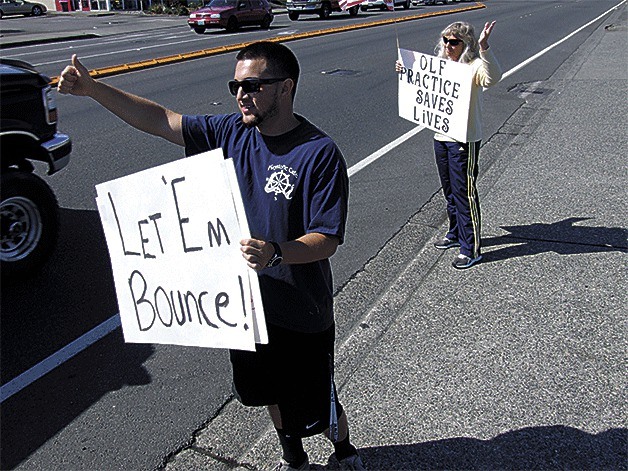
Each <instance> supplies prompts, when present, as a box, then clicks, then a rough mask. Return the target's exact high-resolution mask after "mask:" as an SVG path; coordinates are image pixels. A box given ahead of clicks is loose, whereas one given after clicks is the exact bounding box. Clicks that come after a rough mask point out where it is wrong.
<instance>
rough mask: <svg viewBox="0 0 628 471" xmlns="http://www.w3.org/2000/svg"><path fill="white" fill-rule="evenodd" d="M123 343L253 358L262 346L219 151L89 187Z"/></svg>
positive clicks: (251, 281) (245, 231)
mask: <svg viewBox="0 0 628 471" xmlns="http://www.w3.org/2000/svg"><path fill="white" fill-rule="evenodd" d="M96 191H97V193H98V196H97V198H96V202H97V205H98V211H99V213H100V217H101V220H102V224H103V228H104V232H105V237H106V239H107V246H108V248H109V254H110V257H111V265H112V268H113V276H114V282H115V286H116V294H117V298H118V306H119V308H120V319H121V322H122V331H123V333H124V339H125V341H126V342H130V343H159V344H174V345H188V346H198V347H215V348H233V349H239V350H254V349H255V343H256V342H258V343H267V342H268V338H267V334H266V324H265V322H264V313H263V308H262V300H261V295H260V291H259V284H258V279H257V274H256V273H255V272H253V270H251V269H250V268H248V267H247V265H246V262H245V260H244V258H243V257H242V253H241V251H240V239H242V238H246V237H250V235H249V228H248V223H247V220H246V215H245V213H244V206H243V204H242V197H241V194H240V190H239V187H238V183H237V179H236V176H235V170H234V167H233V161H232V160H231V159H227V160H225V159H224V158H223V154H222V150H221V149H217V150H214V151H211V152H207V153H203V154H199V155H196V156H192V157H188V158H185V159H180V160H176V161H174V162H171V163H168V164H165V165H161V166H158V167H154V168H151V169H147V170H143V171H141V172H138V173H135V174H133V175H128V176H125V177H122V178H118V179H116V180H112V181H110V182H106V183H102V184H99V185H97V186H96Z"/></svg>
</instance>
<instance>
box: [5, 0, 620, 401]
mask: <svg viewBox="0 0 628 471" xmlns="http://www.w3.org/2000/svg"><path fill="white" fill-rule="evenodd" d="M624 3H626V0H622V1H621V2H620V3H618V4H617V5H616V6H614V7H613V8H610V9H609V10H607V11H606V12H604V13H602V14H601V15H600V16H598V17H597V18H595V19H594V20H591V21H589V22H588V23H587V24H585V25H584V26H582V27H580V28H578V29H577V30H575V31H574V32H573V33H571V34H569V35H568V36H565V37H564V38H563V39H561V40H560V41H558V42H555V43H554V44H552V45H551V46H548V47H546V48H545V49H543V50H542V51H541V52H539V53H537V54H535V55H534V56H532V57H530V58H529V59H527V60H525V61H523V62H522V63H521V64H519V65H517V66H515V67H513V68H512V69H510V70H509V71H507V72H505V73H504V75H503V77H502V78H506V77H509V76H511V75H512V74H514V73H515V72H517V71H518V70H520V69H522V68H523V67H525V66H526V65H528V64H530V63H531V62H533V61H535V60H536V59H538V58H539V57H541V56H542V55H543V54H546V53H547V52H548V51H550V50H552V49H553V48H555V47H556V46H558V45H559V44H562V43H563V42H565V41H566V40H567V39H569V38H571V37H572V36H573V35H575V34H576V33H579V32H580V31H582V30H583V29H584V28H586V27H587V26H589V25H591V24H593V23H595V22H596V21H598V20H599V19H601V18H603V17H604V16H606V15H607V14H609V13H610V12H611V11H613V10H616V9H617V8H619V6H621V5H622V4H624ZM423 129H425V128H424V127H423V126H417V127H416V128H414V129H411V130H410V131H408V132H406V133H405V134H403V135H402V136H400V137H398V138H397V139H395V140H394V141H392V142H391V143H389V144H386V145H385V146H384V147H382V148H381V149H379V150H378V151H376V152H373V153H372V154H371V155H369V156H368V157H366V158H364V159H362V160H361V161H360V162H358V163H357V164H355V165H353V166H352V167H351V168H349V169H348V173H349V177H351V176H353V175H355V174H356V173H358V172H359V171H360V170H362V169H364V168H366V167H368V166H369V165H370V164H372V163H373V162H375V161H376V160H378V159H379V158H381V157H383V156H384V155H386V154H387V153H388V152H390V151H391V150H393V149H394V148H396V147H398V146H399V145H401V144H403V143H404V142H405V141H407V140H408V139H410V138H411V137H413V136H415V135H416V134H418V133H419V132H421V131H422V130H423ZM119 326H120V314H119V313H118V314H115V315H113V316H112V317H110V318H109V319H107V320H106V321H105V322H103V323H102V324H100V325H99V326H97V327H94V328H93V329H92V330H90V331H89V332H87V333H86V334H84V335H82V336H81V337H79V338H78V339H76V340H74V341H73V342H71V343H70V344H68V345H66V346H65V347H63V348H62V349H61V350H59V351H57V352H55V353H53V354H52V355H50V356H49V357H48V358H46V359H45V360H42V361H41V362H39V363H37V364H36V365H35V366H33V367H32V368H30V369H28V370H26V371H25V372H24V373H22V374H21V375H19V376H17V377H16V378H14V379H12V380H11V381H9V382H8V383H6V384H4V385H3V386H2V387H0V403H2V402H4V401H5V400H6V399H8V398H10V397H11V396H13V395H14V394H17V393H18V392H20V391H21V390H22V389H24V388H25V387H27V386H29V385H30V384H32V383H34V382H35V381H37V380H38V379H39V378H41V377H42V376H44V375H45V374H47V373H50V372H51V371H52V370H53V369H55V368H56V367H57V366H60V365H61V364H63V363H65V362H66V361H68V360H69V359H71V358H72V357H74V356H75V355H77V354H79V353H80V352H82V351H83V350H85V349H86V348H88V347H90V346H91V345H92V344H94V343H96V342H97V341H98V340H100V339H101V338H103V337H104V336H105V335H107V334H109V333H110V332H112V331H113V330H115V329H117V328H118V327H119Z"/></svg>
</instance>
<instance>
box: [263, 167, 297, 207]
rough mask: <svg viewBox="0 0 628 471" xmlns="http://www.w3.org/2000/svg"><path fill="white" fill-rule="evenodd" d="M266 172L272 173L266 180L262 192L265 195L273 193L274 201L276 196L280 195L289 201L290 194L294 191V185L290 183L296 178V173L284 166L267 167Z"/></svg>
mask: <svg viewBox="0 0 628 471" xmlns="http://www.w3.org/2000/svg"><path fill="white" fill-rule="evenodd" d="M268 170H271V171H273V173H271V174H270V177H268V178H267V179H266V186H265V187H264V191H265V192H266V193H274V194H275V199H277V195H279V194H282V195H284V197H285V198H286V199H287V200H291V199H292V192H293V191H294V184H293V183H291V178H292V177H293V178H297V177H298V174H297V172H295V171H294V170H293V169H292V168H289V167H286V166H285V165H269V166H268Z"/></svg>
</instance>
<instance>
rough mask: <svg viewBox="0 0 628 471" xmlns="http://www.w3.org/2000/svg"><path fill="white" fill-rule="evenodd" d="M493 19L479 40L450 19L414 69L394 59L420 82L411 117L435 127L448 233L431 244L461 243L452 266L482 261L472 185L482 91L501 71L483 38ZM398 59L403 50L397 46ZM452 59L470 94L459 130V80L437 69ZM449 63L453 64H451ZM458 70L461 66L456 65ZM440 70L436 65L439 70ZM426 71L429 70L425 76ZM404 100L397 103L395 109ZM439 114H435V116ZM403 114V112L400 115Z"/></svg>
mask: <svg viewBox="0 0 628 471" xmlns="http://www.w3.org/2000/svg"><path fill="white" fill-rule="evenodd" d="M494 26H495V22H494V21H493V22H492V23H486V24H485V25H484V28H483V30H482V32H481V34H480V38H479V41H478V39H476V37H475V31H474V28H473V26H472V25H470V24H469V23H465V22H461V21H459V22H455V23H452V24H450V25H449V26H447V27H446V28H445V29H444V30H443V31H442V32H441V39H440V41H439V42H438V45H437V46H436V49H435V55H436V56H437V57H436V58H433V59H435V60H439V59H440V60H441V61H442V63H440V64H433V63H432V61H431V59H425V58H424V57H422V58H421V59H423V60H424V64H425V67H421V64H419V67H418V68H417V71H413V70H412V69H411V68H409V67H404V65H406V62H405V61H404V64H402V63H401V62H400V61H397V64H396V71H397V72H399V74H400V80H401V81H402V82H401V83H411V84H413V85H419V86H420V87H421V86H422V88H419V90H418V92H417V96H416V100H415V103H411V104H412V105H414V106H413V109H414V110H416V109H418V107H417V106H416V103H420V104H422V105H426V109H424V110H423V112H422V113H418V112H417V111H414V112H413V113H414V117H415V118H414V120H415V121H418V122H420V123H421V124H423V125H425V126H426V127H429V128H430V129H434V130H435V131H436V134H435V135H434V154H435V157H436V165H437V167H438V174H439V177H440V182H441V185H442V188H443V194H444V196H445V200H446V202H447V215H448V217H449V231H448V232H447V234H446V235H445V236H444V237H443V238H442V239H441V240H439V241H437V242H436V243H435V244H434V245H435V247H436V248H438V249H442V250H446V249H449V248H451V247H460V253H459V254H458V255H457V256H456V257H455V258H454V260H453V262H452V265H453V266H454V268H458V269H465V268H470V267H471V266H473V265H475V264H476V263H478V262H479V261H480V260H481V259H482V255H481V252H480V224H481V219H480V201H479V198H478V191H477V187H476V180H477V176H478V155H479V152H480V143H481V139H482V118H481V111H482V109H481V105H482V91H483V89H484V88H487V87H490V86H492V85H495V84H496V83H497V82H499V81H500V80H501V77H502V71H501V68H500V66H499V64H498V63H497V60H496V58H495V56H494V55H493V53H492V51H491V50H490V49H489V45H488V38H489V36H490V35H491V32H492V31H493V27H494ZM400 52H401V59H404V57H403V56H404V53H406V55H407V52H408V51H404V50H400ZM445 60H448V61H453V62H456V63H459V64H467V67H466V69H468V70H461V71H460V73H459V74H458V76H460V77H462V76H463V74H467V73H468V74H469V78H470V81H471V84H470V89H469V92H470V93H469V95H468V96H465V98H466V100H467V103H468V104H469V107H468V111H467V110H466V109H465V110H464V116H463V117H464V125H465V126H464V128H463V129H461V128H460V126H454V124H456V123H457V122H458V121H457V118H458V116H459V113H457V112H458V109H457V108H456V107H455V103H456V102H455V99H458V98H460V95H462V92H464V91H466V87H465V86H464V84H461V83H456V82H455V81H454V80H443V79H442V78H440V77H438V71H439V70H440V69H442V68H444V67H446V64H451V63H450V62H446V61H445ZM452 65H453V64H452ZM456 67H458V68H460V67H462V66H461V65H458V64H456ZM439 68H440V69H439ZM426 72H427V73H426ZM430 72H431V74H430ZM408 105H409V104H408V103H405V102H403V103H402V102H401V96H400V113H401V112H402V111H403V109H404V107H406V108H407V106H408ZM439 112H440V114H439ZM401 116H402V117H405V116H403V114H401Z"/></svg>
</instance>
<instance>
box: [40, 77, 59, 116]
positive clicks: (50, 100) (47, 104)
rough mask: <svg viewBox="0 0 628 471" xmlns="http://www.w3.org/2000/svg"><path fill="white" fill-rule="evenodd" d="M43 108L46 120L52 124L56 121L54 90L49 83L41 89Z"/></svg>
mask: <svg viewBox="0 0 628 471" xmlns="http://www.w3.org/2000/svg"><path fill="white" fill-rule="evenodd" d="M42 93H43V98H44V108H45V109H46V122H47V123H48V124H54V123H56V122H57V100H56V95H55V92H54V90H53V89H52V88H51V87H50V85H48V86H46V87H45V88H44V89H43V90H42Z"/></svg>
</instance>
